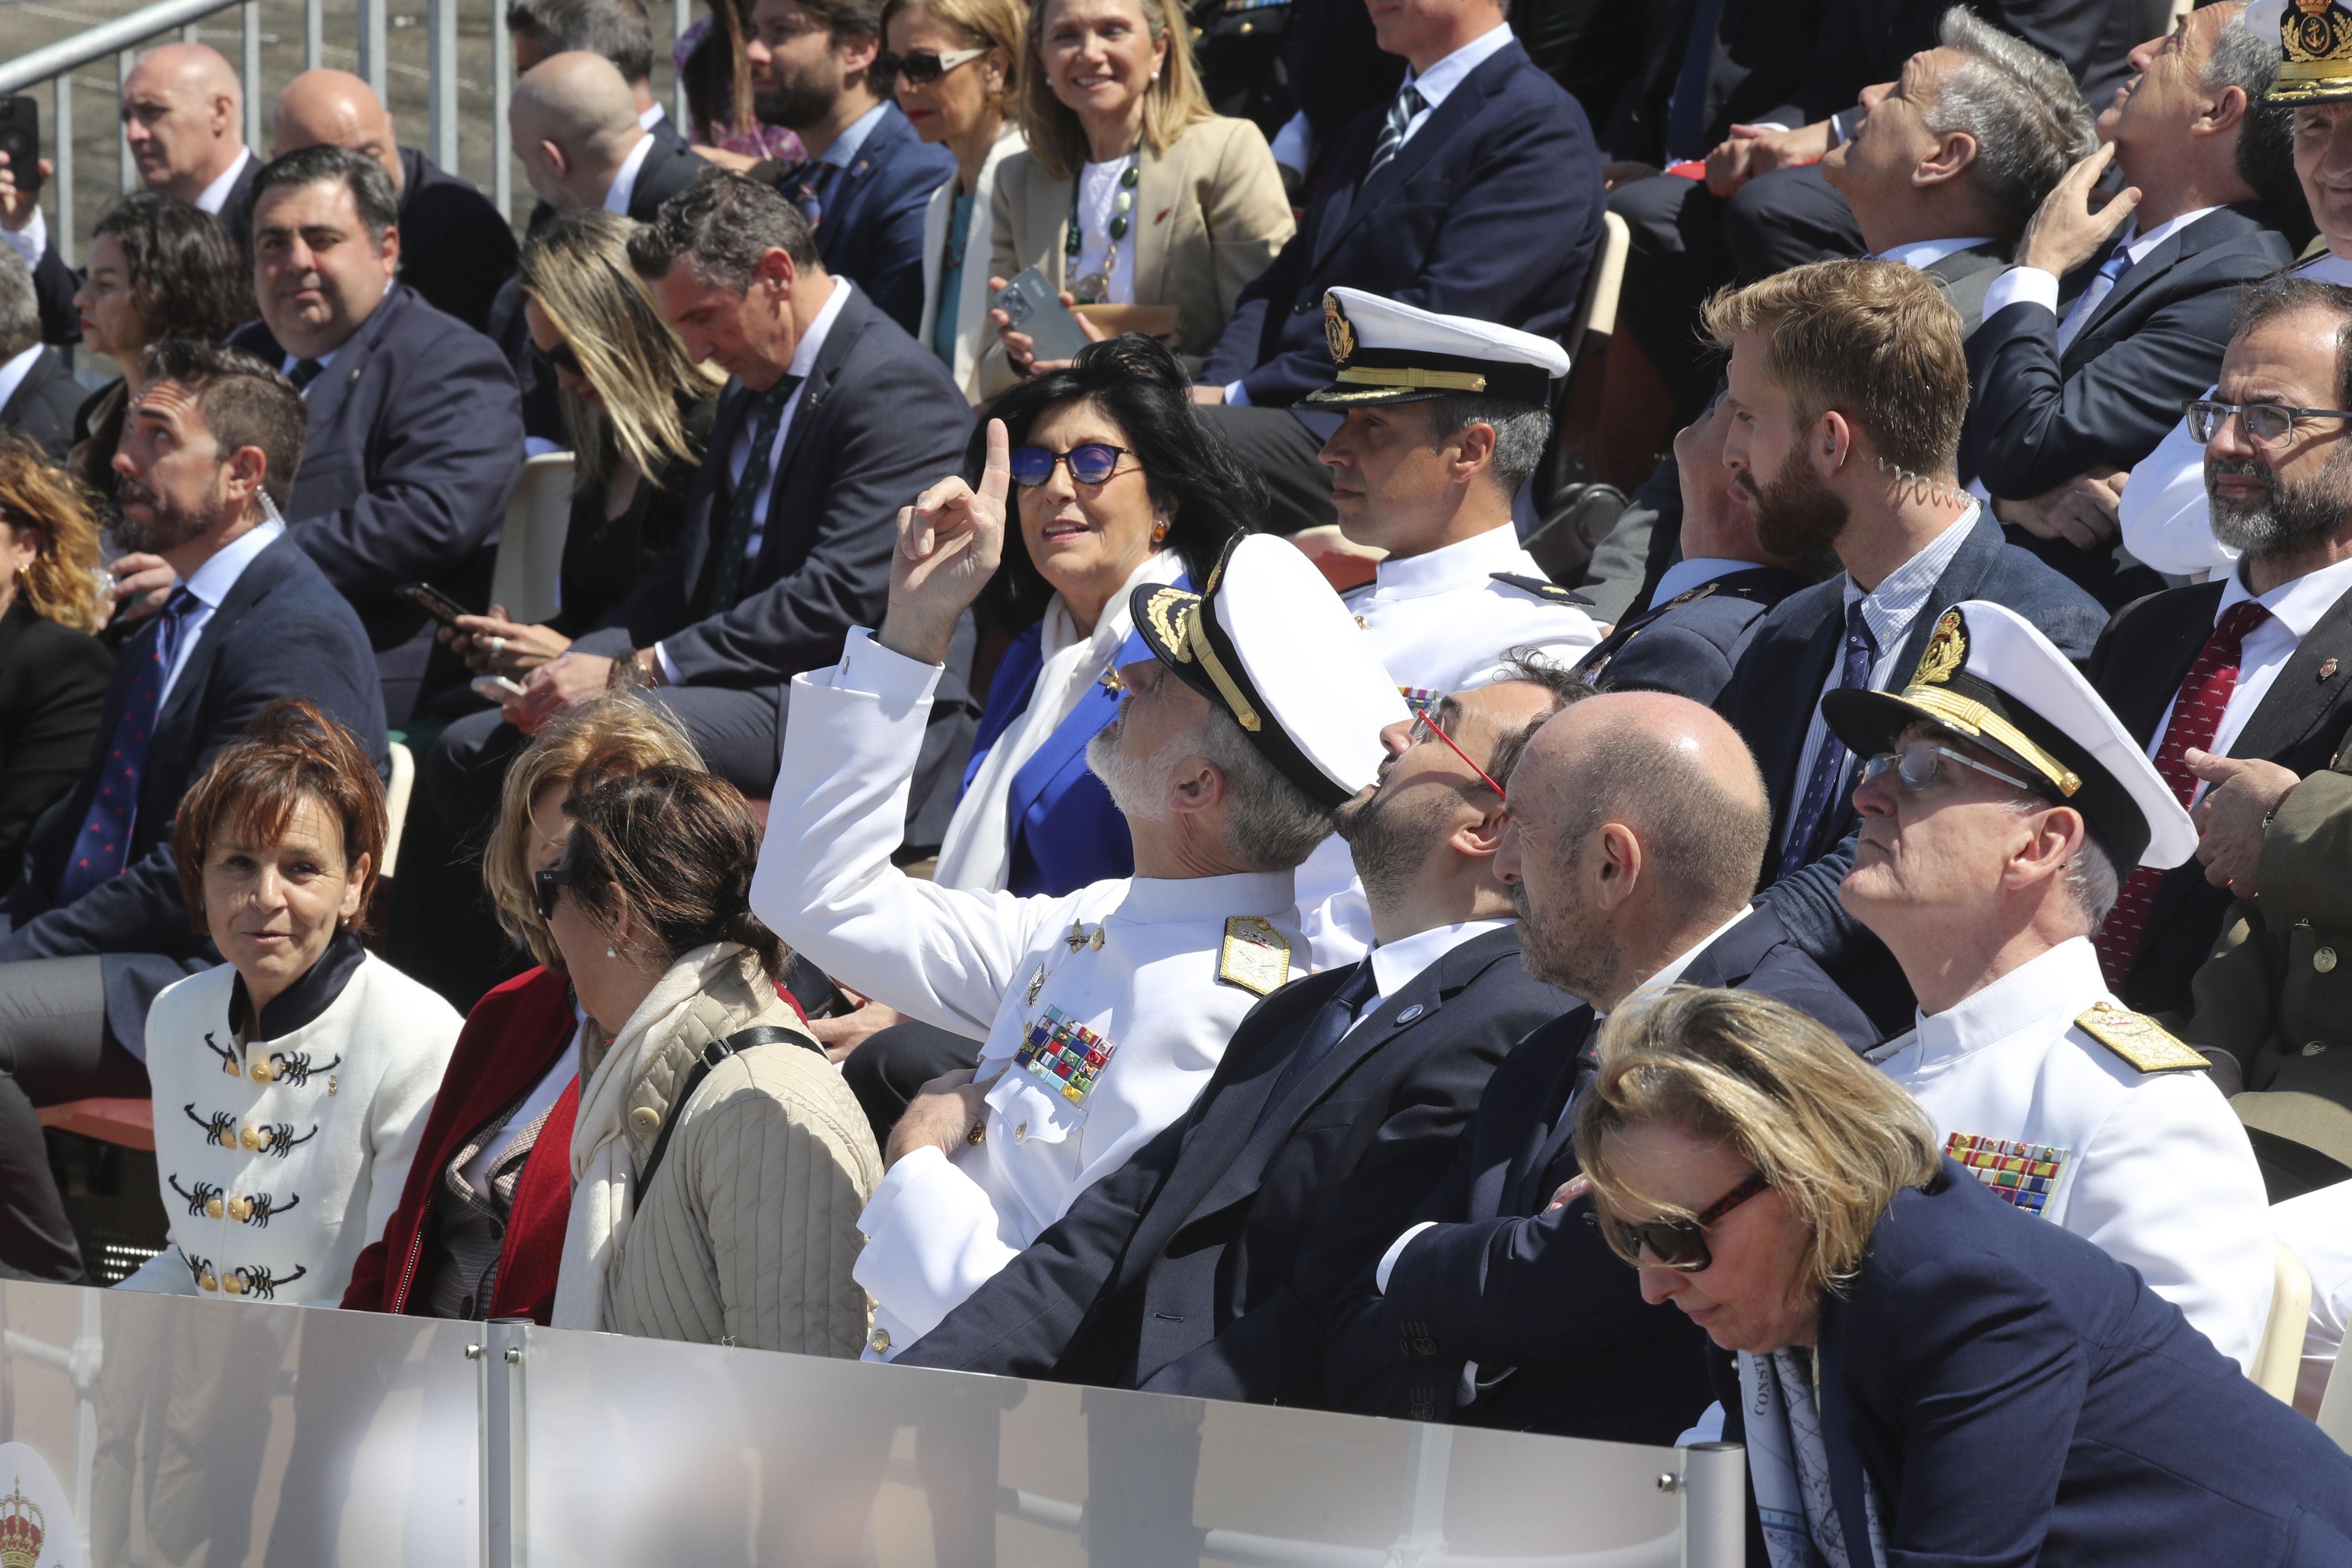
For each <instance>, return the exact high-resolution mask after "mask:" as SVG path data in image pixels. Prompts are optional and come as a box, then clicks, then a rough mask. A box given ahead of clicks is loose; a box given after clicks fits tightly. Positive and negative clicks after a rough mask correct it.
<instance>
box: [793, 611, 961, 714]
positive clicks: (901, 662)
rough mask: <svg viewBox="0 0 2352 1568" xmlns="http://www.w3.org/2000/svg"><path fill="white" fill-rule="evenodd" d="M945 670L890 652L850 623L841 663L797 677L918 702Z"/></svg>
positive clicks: (838, 688)
mask: <svg viewBox="0 0 2352 1568" xmlns="http://www.w3.org/2000/svg"><path fill="white" fill-rule="evenodd" d="M945 673H946V671H945V670H944V669H943V668H941V667H940V666H939V665H936V664H925V663H923V662H922V661H921V660H919V659H912V658H908V657H907V656H906V655H905V654H902V653H893V652H892V651H891V650H890V649H888V648H887V647H883V646H882V645H881V644H880V643H878V642H876V641H875V640H874V634H873V633H872V632H871V631H869V630H867V629H866V627H864V626H852V627H850V628H849V637H848V638H847V639H846V640H845V642H844V643H843V644H842V647H841V662H840V663H839V664H836V665H835V666H834V667H833V668H831V669H826V670H818V671H816V672H815V673H814V674H813V675H805V676H803V677H802V678H801V679H803V680H807V681H810V682H812V683H813V684H814V685H818V686H829V687H831V688H833V689H835V691H857V692H863V693H864V694H865V695H866V696H868V697H879V698H881V699H882V700H884V701H886V702H921V701H924V700H928V699H929V697H930V695H931V692H932V691H933V690H934V689H936V688H937V687H938V686H939V683H940V676H941V675H943V674H945Z"/></svg>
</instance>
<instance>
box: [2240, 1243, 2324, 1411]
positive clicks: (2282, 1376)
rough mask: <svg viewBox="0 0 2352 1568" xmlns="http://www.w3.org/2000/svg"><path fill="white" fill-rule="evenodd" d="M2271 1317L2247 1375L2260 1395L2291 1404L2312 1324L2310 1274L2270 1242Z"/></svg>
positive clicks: (2289, 1249) (2290, 1253)
mask: <svg viewBox="0 0 2352 1568" xmlns="http://www.w3.org/2000/svg"><path fill="white" fill-rule="evenodd" d="M2271 1247H2272V1264H2271V1317H2270V1321H2269V1322H2268V1323H2267V1324H2266V1325H2264V1327H2263V1340H2262V1343H2261V1344H2260V1345H2259V1346H2257V1347H2256V1348H2255V1351H2254V1367H2253V1371H2252V1373H2251V1374H2250V1375H2251V1376H2252V1378H2253V1380H2254V1382H2255V1383H2256V1384H2260V1385H2261V1387H2262V1390H2263V1393H2265V1394H2271V1395H2272V1396H2273V1397H2274V1398H2277V1399H2281V1400H2284V1401H2285V1402H2286V1403H2287V1404H2289V1405H2292V1404H2294V1380H2295V1378H2296V1377H2297V1376H2298V1375H2300V1374H2301V1373H2302V1371H2303V1337H2304V1334H2305V1331H2306V1330H2307V1329H2308V1328H2309V1326H2310V1321H2311V1273H2310V1271H2309V1270H2308V1269H2306V1268H2304V1266H2303V1259H2302V1258H2297V1257H2296V1256H2295V1255H2294V1248H2293V1247H2289V1246H2287V1244H2286V1243H2284V1242H2283V1241H2279V1242H2273V1243H2272V1244H2271Z"/></svg>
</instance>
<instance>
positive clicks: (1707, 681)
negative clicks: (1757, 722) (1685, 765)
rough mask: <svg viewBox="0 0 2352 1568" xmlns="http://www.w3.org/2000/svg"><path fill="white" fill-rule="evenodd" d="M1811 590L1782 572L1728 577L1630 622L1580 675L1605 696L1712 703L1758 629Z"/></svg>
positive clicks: (1580, 667)
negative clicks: (1642, 694) (1646, 694)
mask: <svg viewBox="0 0 2352 1568" xmlns="http://www.w3.org/2000/svg"><path fill="white" fill-rule="evenodd" d="M1810 586H1811V584H1809V583H1807V582H1806V581H1805V579H1804V578H1802V577H1800V576H1799V575H1797V574H1795V573H1794V572H1783V571H1782V570H1780V568H1779V567H1777V566H1752V567H1750V568H1748V570H1747V571H1745V572H1732V573H1728V574H1725V575H1724V576H1721V577H1717V579H1715V581H1713V582H1712V583H1704V584H1700V585H1699V586H1697V587H1696V588H1693V589H1692V590H1691V591H1690V592H1689V593H1687V594H1682V595H1676V596H1675V598H1673V599H1672V600H1669V601H1668V602H1667V603H1665V604H1663V605H1658V606H1657V607H1656V608H1655V609H1652V610H1644V611H1643V612H1641V613H1640V614H1638V615H1629V616H1626V617H1625V618H1624V619H1622V620H1621V621H1619V622H1618V623H1617V628H1616V630H1614V631H1612V632H1611V633H1610V634H1609V635H1608V636H1607V637H1603V638H1601V642H1600V644H1599V646H1597V647H1594V648H1593V650H1592V651H1591V653H1588V654H1586V655H1585V656H1584V658H1582V659H1581V660H1580V661H1579V663H1578V664H1577V667H1576V673H1577V674H1578V675H1580V676H1582V677H1583V678H1584V681H1585V684H1586V685H1588V686H1591V687H1592V688H1593V689H1596V690H1600V691H1671V692H1673V693H1674V694H1675V695H1676V696H1677V697H1687V698H1689V699H1690V700H1692V701H1694V702H1713V701H1714V700H1716V698H1717V695H1719V694H1720V693H1721V692H1722V690H1723V687H1724V683H1725V682H1726V681H1727V680H1729V679H1731V669H1732V667H1733V666H1734V665H1736V664H1738V662H1739V655H1740V653H1741V651H1742V650H1743V649H1745V648H1746V647H1748V635H1749V633H1750V632H1751V631H1752V630H1753V629H1754V628H1755V626H1757V624H1758V623H1759V622H1760V621H1761V620H1762V619H1763V618H1764V616H1766V614H1768V613H1769V611H1770V610H1771V608H1772V606H1773V605H1778V604H1779V603H1780V601H1781V600H1783V599H1785V598H1787V597H1788V596H1789V595H1791V594H1793V593H1795V592H1797V590H1799V589H1800V588H1805V587H1810ZM1637 637H1638V638H1639V639H1640V640H1639V642H1638V643H1636V641H1635V639H1636V638H1637Z"/></svg>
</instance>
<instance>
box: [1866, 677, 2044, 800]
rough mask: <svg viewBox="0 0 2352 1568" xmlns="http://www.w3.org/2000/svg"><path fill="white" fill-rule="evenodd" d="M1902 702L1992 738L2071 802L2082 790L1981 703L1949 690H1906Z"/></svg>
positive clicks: (1951, 724)
mask: <svg viewBox="0 0 2352 1568" xmlns="http://www.w3.org/2000/svg"><path fill="white" fill-rule="evenodd" d="M1903 700H1904V701H1906V702H1907V703H1909V704H1910V705H1911V706H1912V707H1914V708H1916V709H1918V710H1920V711H1921V712H1923V713H1926V714H1927V715H1928V717H1930V718H1932V719H1934V720H1936V721H1937V722H1939V723H1944V724H1948V725H1950V726H1951V727H1952V728H1953V729H1955V730H1958V731H1961V732H1962V733H1964V734H1968V735H1990V736H1991V737H1992V738H1993V739H1994V740H1996V741H1999V742H2000V743H2001V744H2002V745H2004V746H2007V747H2008V748H2009V749H2010V750H2011V751H2012V752H2016V753H2017V754H2018V755H2019V756H2021V757H2022V758H2024V759H2025V761H2026V762H2027V763H2030V764H2032V768H2033V770H2034V772H2036V773H2040V774H2041V775H2042V777H2043V778H2045V779H2048V780H2049V781H2050V782H2051V783H2052V784H2056V785H2057V786H2058V793H2059V794H2060V795H2064V796H2066V797H2067V798H2068V799H2070V800H2071V799H2073V798H2074V792H2075V791H2076V790H2078V789H2081V788H2082V787H2083V777H2082V775H2081V774H2080V773H2076V772H2075V771H2074V769H2072V768H2070V767H2068V766H2067V765H2066V764H2065V763H2062V762H2060V761H2059V760H2058V759H2057V758H2055V757H2053V756H2052V755H2051V754H2050V753H2049V752H2045V751H2043V750H2042V748H2041V747H2040V746H2038V745H2036V744H2035V743H2034V742H2032V741H2031V740H2029V739H2027V738H2026V734H2025V731H2022V730H2020V729H2019V728H2018V727H2017V726H2016V725H2014V724H2012V723H2011V722H2010V721H2008V720H2006V719H2004V718H2002V717H2001V716H2000V714H1998V713H1996V712H1994V711H1993V710H1991V709H1990V708H1988V707H1986V706H1985V705H1984V704H1983V703H1981V702H1978V701H1975V700H1971V699H1969V698H1966V697H1963V696H1961V695H1960V694H1959V693H1958V692H1957V691H1954V690H1953V689H1951V688H1950V687H1948V686H1911V687H1906V689H1904V692H1903Z"/></svg>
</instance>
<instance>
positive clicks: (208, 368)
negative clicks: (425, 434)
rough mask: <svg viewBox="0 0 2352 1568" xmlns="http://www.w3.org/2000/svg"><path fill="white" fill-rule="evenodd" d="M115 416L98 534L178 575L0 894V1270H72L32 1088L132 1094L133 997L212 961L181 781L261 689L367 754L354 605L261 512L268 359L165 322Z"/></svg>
mask: <svg viewBox="0 0 2352 1568" xmlns="http://www.w3.org/2000/svg"><path fill="white" fill-rule="evenodd" d="M149 374H150V379H149V381H148V383H147V384H146V385H145V386H144V387H142V389H141V390H140V392H139V395H138V398H137V401H136V402H135V404H134V405H133V407H132V412H131V419H130V421H129V423H128V424H127V426H125V429H124V434H123V438H122V446H121V450H120V451H119V452H118V453H117V454H116V455H115V458H114V469H115V472H116V473H117V474H118V475H119V476H121V502H122V515H121V519H120V520H119V521H117V522H116V524H115V532H116V537H117V539H118V540H119V541H120V542H121V543H122V544H123V545H124V546H126V547H127V548H129V549H131V550H135V551H141V552H153V553H154V554H156V555H157V556H159V557H160V558H161V560H162V561H163V563H166V564H167V566H168V568H169V570H171V571H172V572H173V573H174V574H176V575H177V576H178V577H179V579H180V583H179V586H178V587H177V588H175V589H174V590H173V593H172V595H171V598H170V600H169V602H168V603H167V604H166V605H164V607H163V611H162V612H161V613H160V614H159V615H157V616H154V617H153V618H152V619H151V620H150V621H149V622H148V623H147V625H146V626H143V627H142V628H141V629H140V630H139V631H138V632H137V633H135V634H134V635H133V636H132V637H130V638H129V639H128V640H127V641H126V642H125V643H124V644H123V646H122V651H121V654H120V655H119V656H118V657H117V658H116V659H115V664H114V679H113V682H112V684H111V685H110V687H109V688H108V689H107V694H106V706H105V709H104V710H103V716H102V718H101V719H100V731H99V734H100V743H99V745H98V746H97V747H96V748H95V749H94V750H93V752H92V753H91V756H90V761H89V767H88V769H87V771H85V772H84V773H83V775H82V778H81V782H80V783H79V784H76V785H75V787H74V789H73V792H72V793H71V794H69V795H67V796H66V797H65V799H63V800H61V801H59V802H58V804H57V805H53V806H51V807H50V808H49V809H48V811H47V812H46V813H44V814H43V815H42V816H41V818H40V820H39V821H38V822H37V823H35V824H34V826H33V833H32V837H31V839H30V840H29V841H28V843H27V845H26V855H25V863H24V866H23V868H22V875H21V876H20V877H18V879H17V880H16V885H15V886H14V887H13V888H11V889H9V890H8V893H7V895H6V897H5V899H0V1266H5V1267H0V1276H5V1271H6V1268H16V1269H19V1270H21V1271H23V1272H25V1273H27V1274H30V1275H33V1276H35V1277H37V1278H41V1279H79V1278H80V1275H81V1261H80V1258H79V1252H78V1250H77V1249H76V1247H75V1244H74V1237H73V1231H72V1229H71V1227H70V1226H68V1225H67V1224H66V1223H65V1217H64V1215H63V1213H62V1211H61V1210H60V1209H59V1208H58V1203H57V1194H56V1191H55V1189H54V1188H53V1187H52V1186H51V1185H50V1183H49V1176H48V1165H47V1157H46V1156H45V1155H44V1154H43V1153H42V1148H43V1145H42V1141H41V1133H40V1129H39V1128H38V1126H37V1124H36V1122H35V1120H34V1116H33V1107H34V1106H35V1105H36V1104H50V1103H55V1102H58V1101H63V1100H78V1099H80V1098H82V1097H84V1096H86V1095H91V1094H105V1095H131V1096H139V1097H144V1096H145V1094H146V1093H147V1073H146V1068H145V1067H144V1066H143V1065H142V1063H143V1061H144V1059H145V1057H146V1052H147V1039H146V1021H147V1005H148V1004H149V1003H150V1002H152V1000H153V999H154V997H155V994H156V993H157V992H159V991H161V990H162V989H163V987H164V986H166V985H169V984H172V983H173V981H176V980H179V979H181V978H183V977H184V976H185V975H188V974H192V973H195V972H196V971H198V970H201V969H208V968H210V967H212V966H213V965H214V964H215V963H219V962H220V954H219V953H218V952H215V951H214V950H213V946H212V943H211V942H210V941H209V940H208V939H206V938H205V937H204V936H202V935H200V934H197V933H196V932H195V931H193V930H192V929H191V927H190V924H189V919H188V908H187V903H186V900H184V898H183V897H182V896H181V891H180V879H179V872H178V869H177V867H176V866H175V864H174V862H173V858H172V843H171V831H172V818H173V814H174V813H175V812H176V811H177V810H178V809H179V804H180V797H181V796H182V795H184V794H185V793H187V790H188V787H189V786H190V785H191V784H194V782H195V781H196V779H197V778H198V777H199V776H201V775H202V773H204V770H205V767H206V766H207V765H208V764H209V763H211V761H212V758H213V753H214V752H217V751H218V750H219V749H220V748H221V747H223V746H224V745H226V744H227V743H229V742H231V741H234V740H236V738H237V736H238V735H239V734H240V733H242V732H243V731H244V729H245V726H246V724H247V721H249V720H250V719H251V718H252V717H253V715H254V714H255V713H256V712H257V711H259V710H260V709H261V707H262V705H263V704H264V703H267V702H268V701H269V700H272V699H273V698H278V697H302V698H306V699H308V700H310V701H311V702H313V703H315V704H317V705H318V707H319V708H320V710H322V711H323V712H325V713H326V714H327V715H328V716H329V717H330V718H331V719H333V720H334V721H336V722H338V723H340V724H341V725H342V726H343V727H344V728H345V729H347V730H349V731H351V732H352V735H353V736H354V737H356V738H357V739H358V741H359V742H360V744H361V745H362V746H363V747H365V748H366V749H367V752H368V754H369V755H370V756H371V757H373V758H374V759H375V760H376V763H377V765H378V766H379V767H381V766H383V762H384V758H385V754H386V748H385V740H384V726H383V700H382V698H381V696H380V695H379V692H378V689H377V683H376V673H375V659H374V658H373V655H372V654H371V653H370V651H369V648H368V639H367V634H366V633H365V631H364V630H362V627H361V626H360V622H359V617H358V616H356V615H354V614H353V613H352V607H351V605H348V604H346V603H345V602H344V600H343V597H342V595H340V594H338V593H337V592H336V591H335V589H334V587H333V586H332V585H331V584H330V583H329V582H328V581H327V579H326V578H325V577H324V576H323V575H322V574H320V571H319V568H318V567H317V566H315V565H313V564H312V563H311V562H310V557H309V556H307V555H306V554H304V553H303V552H302V550H301V549H300V548H299V545H298V544H297V543H296V542H295V540H294V539H293V537H292V536H291V534H290V533H289V530H288V528H287V526H286V524H285V523H284V522H283V521H281V520H280V513H281V511H282V510H283V503H285V502H286V501H287V500H289V498H290V497H291V495H292V494H293V489H294V484H295V474H296V471H297V467H298V465H299V463H300V461H301V458H302V437H303V426H304V417H303V412H304V411H303V407H302V401H301V399H300V398H299V396H297V395H296V394H295V392H294V390H293V388H292V387H290V386H289V385H288V384H287V383H286V381H285V379H284V378H283V377H282V376H280V375H278V373H277V372H276V371H275V370H273V369H272V368H271V367H269V366H268V365H265V364H262V363H257V362H256V361H254V360H252V359H250V358H249V357H247V356H246V355H244V354H240V353H233V352H231V351H228V350H224V349H218V348H214V347H212V346H210V345H208V344H195V343H190V342H185V341H184V340H179V339H166V340H164V342H163V345H162V346H161V347H160V348H159V349H158V350H157V353H156V357H155V360H154V362H153V363H152V365H151V367H150V372H149Z"/></svg>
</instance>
